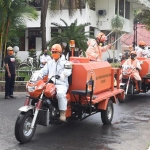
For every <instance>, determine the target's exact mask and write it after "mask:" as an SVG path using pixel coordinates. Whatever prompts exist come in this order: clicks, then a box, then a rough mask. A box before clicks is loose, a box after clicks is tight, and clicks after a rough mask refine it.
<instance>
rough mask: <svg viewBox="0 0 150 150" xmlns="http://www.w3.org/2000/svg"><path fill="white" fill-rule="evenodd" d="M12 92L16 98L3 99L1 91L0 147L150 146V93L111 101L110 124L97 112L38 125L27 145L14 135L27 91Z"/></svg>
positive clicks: (124, 149) (113, 149)
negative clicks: (116, 101)
mask: <svg viewBox="0 0 150 150" xmlns="http://www.w3.org/2000/svg"><path fill="white" fill-rule="evenodd" d="M15 94H16V95H17V99H13V100H4V99H3V97H4V93H2V92H0V150H147V149H148V147H149V146H150V93H149V94H140V95H134V96H128V97H127V99H126V101H125V102H124V103H119V102H118V103H117V104H114V111H115V112H114V118H113V121H112V124H111V125H108V126H104V125H103V124H102V122H101V117H100V114H99V113H98V114H95V115H93V116H91V117H89V118H87V119H85V120H84V121H71V122H68V123H66V124H64V125H55V126H52V125H50V126H48V127H44V126H40V125H38V126H37V129H36V133H35V135H34V137H33V139H32V140H31V142H29V143H26V144H19V143H18V141H17V140H16V139H15V136H14V125H15V121H16V119H17V117H18V115H19V111H18V108H19V107H21V106H22V105H23V104H24V99H25V95H26V93H20V94H18V93H15Z"/></svg>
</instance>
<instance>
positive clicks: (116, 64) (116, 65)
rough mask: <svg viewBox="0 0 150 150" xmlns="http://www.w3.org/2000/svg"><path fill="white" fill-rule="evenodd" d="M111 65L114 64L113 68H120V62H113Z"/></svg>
mask: <svg viewBox="0 0 150 150" xmlns="http://www.w3.org/2000/svg"><path fill="white" fill-rule="evenodd" d="M111 66H112V67H113V68H119V66H120V63H119V62H117V63H111Z"/></svg>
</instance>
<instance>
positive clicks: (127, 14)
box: [125, 0, 130, 19]
mask: <svg viewBox="0 0 150 150" xmlns="http://www.w3.org/2000/svg"><path fill="white" fill-rule="evenodd" d="M125 5H126V8H125V10H126V11H125V18H126V19H130V2H128V1H127V0H126V3H125Z"/></svg>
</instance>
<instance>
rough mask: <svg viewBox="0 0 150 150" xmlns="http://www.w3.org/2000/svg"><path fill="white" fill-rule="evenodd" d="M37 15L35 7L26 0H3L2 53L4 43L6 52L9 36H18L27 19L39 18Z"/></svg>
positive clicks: (0, 8) (0, 21)
mask: <svg viewBox="0 0 150 150" xmlns="http://www.w3.org/2000/svg"><path fill="white" fill-rule="evenodd" d="M37 17H38V14H37V12H36V10H35V8H33V7H30V6H29V5H27V4H26V3H25V1H24V0H15V1H14V0H1V3H0V54H1V52H2V45H3V46H4V54H5V51H6V45H7V42H8V37H9V38H14V37H16V35H17V34H16V33H17V32H16V31H18V30H19V29H21V30H22V29H23V28H25V21H26V20H32V19H37ZM19 31H20V30H19ZM4 33H5V34H4Z"/></svg>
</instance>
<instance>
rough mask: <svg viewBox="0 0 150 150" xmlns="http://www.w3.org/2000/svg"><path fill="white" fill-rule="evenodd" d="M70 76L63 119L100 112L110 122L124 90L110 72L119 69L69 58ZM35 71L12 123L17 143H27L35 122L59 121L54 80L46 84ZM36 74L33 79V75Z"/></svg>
mask: <svg viewBox="0 0 150 150" xmlns="http://www.w3.org/2000/svg"><path fill="white" fill-rule="evenodd" d="M70 61H72V63H73V65H72V75H71V76H70V77H69V89H68V92H67V94H66V97H67V101H68V103H67V110H66V118H67V121H69V119H75V120H84V119H85V118H87V117H89V116H91V115H93V114H95V113H99V112H100V113H101V119H102V122H103V123H104V124H110V123H111V121H112V119H113V113H114V107H113V103H116V100H117V99H119V100H123V98H124V90H123V89H119V78H118V79H117V87H114V72H117V74H118V75H117V77H119V69H117V70H116V69H114V68H112V67H111V65H110V64H109V63H108V62H102V61H101V62H94V61H89V59H88V58H82V57H70ZM37 73H38V71H37V72H35V73H34V74H33V75H32V77H31V79H30V80H29V81H28V82H27V85H26V89H27V92H28V94H29V95H28V96H27V97H26V100H25V103H24V106H23V107H21V108H20V109H19V110H20V111H21V113H20V115H19V116H18V119H17V120H16V124H15V136H16V139H17V140H18V141H19V142H20V143H27V142H29V141H30V140H31V139H32V137H33V135H34V133H35V130H36V126H37V124H39V125H43V126H48V125H50V124H53V125H55V124H60V123H61V122H60V121H59V119H58V118H59V109H58V101H57V98H56V96H55V95H56V89H55V83H49V81H50V79H48V81H47V80H45V79H43V78H42V77H40V75H38V76H37V75H36V74H37ZM35 76H36V78H34V77H35Z"/></svg>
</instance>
